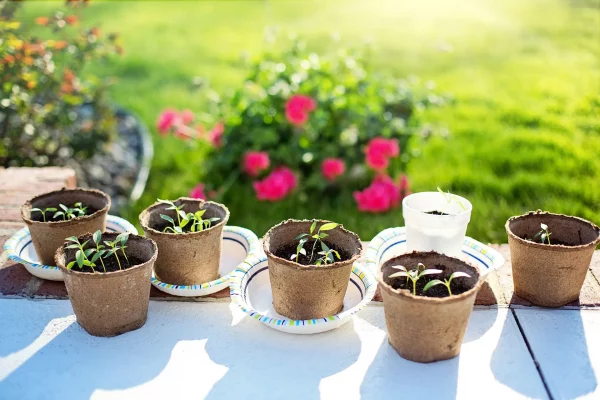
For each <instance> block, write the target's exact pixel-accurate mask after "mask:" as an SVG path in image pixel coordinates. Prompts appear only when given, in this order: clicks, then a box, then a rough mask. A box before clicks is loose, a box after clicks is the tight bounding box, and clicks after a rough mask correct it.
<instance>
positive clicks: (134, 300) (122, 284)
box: [55, 231, 158, 336]
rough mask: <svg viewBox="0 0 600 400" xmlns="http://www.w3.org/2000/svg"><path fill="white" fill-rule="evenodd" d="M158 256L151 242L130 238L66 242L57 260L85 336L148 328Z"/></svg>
mask: <svg viewBox="0 0 600 400" xmlns="http://www.w3.org/2000/svg"><path fill="white" fill-rule="evenodd" d="M157 252H158V250H157V247H156V243H155V242H154V241H152V240H151V239H147V238H144V237H141V236H138V235H133V234H128V233H121V234H117V233H101V232H100V231H96V233H94V234H93V235H92V234H89V233H88V234H86V235H83V236H79V237H78V238H75V237H72V238H67V241H66V242H65V243H64V244H63V246H61V247H60V248H59V249H58V250H57V251H56V256H55V260H56V264H57V265H58V267H59V268H60V269H61V271H62V272H63V276H64V280H65V286H66V287H67V292H68V293H69V299H70V300H71V304H72V305H73V311H75V316H76V318H77V322H78V323H79V325H81V327H82V328H83V329H85V330H86V332H88V333H89V334H90V335H94V336H116V335H120V334H122V333H125V332H129V331H132V330H135V329H138V328H140V327H142V326H143V325H144V324H145V323H146V319H147V316H148V303H149V301H150V278H151V276H152V266H153V265H154V262H155V261H156V256H157ZM98 254H99V255H98Z"/></svg>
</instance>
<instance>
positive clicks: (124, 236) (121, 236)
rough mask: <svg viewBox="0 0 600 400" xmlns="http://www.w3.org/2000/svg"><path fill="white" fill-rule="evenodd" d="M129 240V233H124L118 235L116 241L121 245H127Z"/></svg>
mask: <svg viewBox="0 0 600 400" xmlns="http://www.w3.org/2000/svg"><path fill="white" fill-rule="evenodd" d="M127 239H129V232H123V233H120V234H118V235H117V238H116V239H115V240H116V241H119V242H121V244H122V245H123V244H125V243H127Z"/></svg>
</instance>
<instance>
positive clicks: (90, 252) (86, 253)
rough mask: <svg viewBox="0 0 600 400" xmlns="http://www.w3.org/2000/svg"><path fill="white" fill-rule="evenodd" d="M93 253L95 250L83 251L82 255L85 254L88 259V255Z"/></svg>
mask: <svg viewBox="0 0 600 400" xmlns="http://www.w3.org/2000/svg"><path fill="white" fill-rule="evenodd" d="M95 251H96V249H87V250H84V251H83V254H85V256H86V257H89V256H90V254H92V253H93V252H95Z"/></svg>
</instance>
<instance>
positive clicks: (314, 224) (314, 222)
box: [310, 221, 317, 235]
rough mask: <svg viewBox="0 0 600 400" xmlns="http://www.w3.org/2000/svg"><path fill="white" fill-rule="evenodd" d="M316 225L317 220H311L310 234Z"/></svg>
mask: <svg viewBox="0 0 600 400" xmlns="http://www.w3.org/2000/svg"><path fill="white" fill-rule="evenodd" d="M316 226H317V221H313V223H312V225H311V226H310V234H311V235H312V233H313V232H314V230H315V228H316Z"/></svg>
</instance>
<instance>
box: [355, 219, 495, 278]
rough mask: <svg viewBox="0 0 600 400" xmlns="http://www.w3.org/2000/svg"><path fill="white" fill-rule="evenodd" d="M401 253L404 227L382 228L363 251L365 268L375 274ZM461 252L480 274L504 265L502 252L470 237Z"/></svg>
mask: <svg viewBox="0 0 600 400" xmlns="http://www.w3.org/2000/svg"><path fill="white" fill-rule="evenodd" d="M403 253H406V228H405V227H400V228H388V229H386V230H383V231H381V232H380V233H379V234H378V235H377V236H375V237H374V238H373V240H371V243H370V244H369V248H368V249H367V252H366V253H365V259H366V264H367V268H369V270H370V271H371V272H373V273H374V274H376V273H377V269H378V268H379V265H381V264H382V263H384V262H386V261H387V260H389V259H390V258H393V257H396V256H399V255H400V254H403ZM462 253H463V254H462V258H463V260H465V261H467V262H469V263H471V264H474V265H476V266H477V267H478V268H479V273H480V274H481V276H485V275H487V274H488V273H489V272H490V271H493V270H496V269H498V268H500V267H502V266H503V265H504V257H502V254H500V253H498V252H497V251H496V250H494V249H492V248H491V247H489V246H486V245H485V244H483V243H480V242H478V241H477V240H475V239H471V238H470V237H465V240H464V242H463V250H462Z"/></svg>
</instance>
